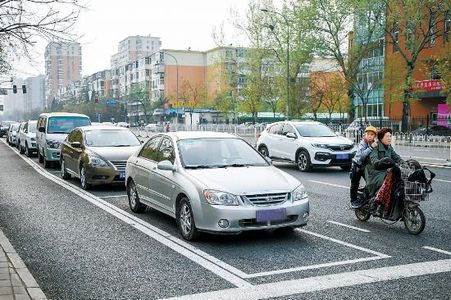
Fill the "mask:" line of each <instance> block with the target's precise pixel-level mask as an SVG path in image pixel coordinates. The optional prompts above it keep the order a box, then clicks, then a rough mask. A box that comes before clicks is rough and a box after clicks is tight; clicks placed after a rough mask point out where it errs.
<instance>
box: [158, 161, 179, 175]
mask: <svg viewBox="0 0 451 300" xmlns="http://www.w3.org/2000/svg"><path fill="white" fill-rule="evenodd" d="M157 168H158V170H163V171H173V172H174V171H175V170H176V168H175V166H174V165H173V164H172V163H171V162H170V161H169V160H163V161H160V162H159V163H158V164H157Z"/></svg>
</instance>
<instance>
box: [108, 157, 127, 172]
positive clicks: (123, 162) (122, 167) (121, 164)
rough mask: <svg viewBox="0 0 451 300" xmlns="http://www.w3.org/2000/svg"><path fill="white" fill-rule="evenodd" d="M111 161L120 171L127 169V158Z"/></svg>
mask: <svg viewBox="0 0 451 300" xmlns="http://www.w3.org/2000/svg"><path fill="white" fill-rule="evenodd" d="M111 163H112V164H113V165H114V166H115V167H116V169H117V170H118V171H120V172H122V171H125V166H126V165H127V161H126V160H112V161H111Z"/></svg>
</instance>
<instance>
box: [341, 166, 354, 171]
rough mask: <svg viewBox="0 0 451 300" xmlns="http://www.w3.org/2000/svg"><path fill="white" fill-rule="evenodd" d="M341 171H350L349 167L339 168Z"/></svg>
mask: <svg viewBox="0 0 451 300" xmlns="http://www.w3.org/2000/svg"><path fill="white" fill-rule="evenodd" d="M340 168H341V169H342V170H343V171H347V172H349V171H350V170H351V166H350V165H349V166H341V167H340Z"/></svg>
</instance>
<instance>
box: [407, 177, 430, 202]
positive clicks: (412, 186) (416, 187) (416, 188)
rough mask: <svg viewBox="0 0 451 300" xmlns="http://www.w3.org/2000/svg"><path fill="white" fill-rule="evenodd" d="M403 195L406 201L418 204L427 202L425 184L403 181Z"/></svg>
mask: <svg viewBox="0 0 451 300" xmlns="http://www.w3.org/2000/svg"><path fill="white" fill-rule="evenodd" d="M404 195H405V197H406V200H407V201H413V202H419V201H426V200H429V193H428V192H427V188H426V184H425V183H421V182H416V181H405V182H404Z"/></svg>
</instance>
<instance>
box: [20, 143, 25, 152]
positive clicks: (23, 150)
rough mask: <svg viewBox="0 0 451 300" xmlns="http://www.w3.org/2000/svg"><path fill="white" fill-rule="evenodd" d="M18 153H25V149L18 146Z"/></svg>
mask: <svg viewBox="0 0 451 300" xmlns="http://www.w3.org/2000/svg"><path fill="white" fill-rule="evenodd" d="M19 152H20V154H24V153H25V147H22V145H20V144H19Z"/></svg>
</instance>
